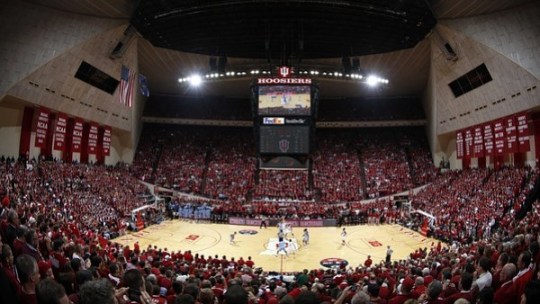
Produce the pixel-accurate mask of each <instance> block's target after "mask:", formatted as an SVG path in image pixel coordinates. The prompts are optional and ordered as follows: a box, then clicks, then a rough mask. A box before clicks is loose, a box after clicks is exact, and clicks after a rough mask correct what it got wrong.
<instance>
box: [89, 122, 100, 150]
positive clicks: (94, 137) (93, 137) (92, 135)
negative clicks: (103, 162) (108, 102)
mask: <svg viewBox="0 0 540 304" xmlns="http://www.w3.org/2000/svg"><path fill="white" fill-rule="evenodd" d="M97 142H98V125H97V124H96V123H90V131H89V132H88V154H96V153H97Z"/></svg>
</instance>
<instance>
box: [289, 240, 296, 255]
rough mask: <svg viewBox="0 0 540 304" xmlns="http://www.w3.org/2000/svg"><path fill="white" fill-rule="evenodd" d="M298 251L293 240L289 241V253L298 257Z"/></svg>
mask: <svg viewBox="0 0 540 304" xmlns="http://www.w3.org/2000/svg"><path fill="white" fill-rule="evenodd" d="M297 250H298V248H296V243H294V242H293V240H292V239H289V251H290V252H292V254H293V255H296V251H297Z"/></svg>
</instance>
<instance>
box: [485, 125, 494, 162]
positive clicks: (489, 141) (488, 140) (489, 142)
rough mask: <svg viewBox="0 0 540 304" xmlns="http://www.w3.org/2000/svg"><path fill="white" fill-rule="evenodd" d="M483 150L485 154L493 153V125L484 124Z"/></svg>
mask: <svg viewBox="0 0 540 304" xmlns="http://www.w3.org/2000/svg"><path fill="white" fill-rule="evenodd" d="M484 152H485V156H490V155H493V126H492V125H491V124H489V123H488V124H485V125H484Z"/></svg>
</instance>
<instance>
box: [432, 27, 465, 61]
mask: <svg viewBox="0 0 540 304" xmlns="http://www.w3.org/2000/svg"><path fill="white" fill-rule="evenodd" d="M433 41H434V42H435V44H436V45H437V47H438V48H439V49H440V50H441V52H442V53H443V55H444V57H445V58H446V60H449V61H457V60H458V59H459V58H458V54H457V53H456V51H455V50H454V48H453V47H452V45H450V42H448V41H446V39H444V37H443V36H442V35H441V34H440V33H439V32H438V31H436V30H435V31H433Z"/></svg>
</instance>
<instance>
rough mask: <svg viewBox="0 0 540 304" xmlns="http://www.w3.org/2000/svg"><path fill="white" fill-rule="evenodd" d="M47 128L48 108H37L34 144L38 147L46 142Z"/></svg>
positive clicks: (41, 146) (42, 146)
mask: <svg viewBox="0 0 540 304" xmlns="http://www.w3.org/2000/svg"><path fill="white" fill-rule="evenodd" d="M48 129H49V110H48V109H46V108H39V110H38V116H37V124H36V140H35V143H34V145H35V146H36V147H39V148H45V144H46V142H47V130H48Z"/></svg>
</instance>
